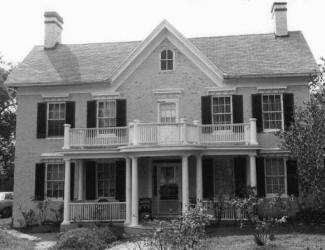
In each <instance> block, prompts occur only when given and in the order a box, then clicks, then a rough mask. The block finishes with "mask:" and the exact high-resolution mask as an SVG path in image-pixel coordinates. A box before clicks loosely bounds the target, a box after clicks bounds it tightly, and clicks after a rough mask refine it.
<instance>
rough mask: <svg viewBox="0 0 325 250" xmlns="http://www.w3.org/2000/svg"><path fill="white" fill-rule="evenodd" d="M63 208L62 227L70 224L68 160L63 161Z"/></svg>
mask: <svg viewBox="0 0 325 250" xmlns="http://www.w3.org/2000/svg"><path fill="white" fill-rule="evenodd" d="M64 165H65V169H64V206H63V222H62V225H67V224H70V221H69V212H70V211H69V203H70V159H64Z"/></svg>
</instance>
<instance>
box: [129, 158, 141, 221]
mask: <svg viewBox="0 0 325 250" xmlns="http://www.w3.org/2000/svg"><path fill="white" fill-rule="evenodd" d="M138 197H139V194H138V159H137V157H134V156H133V157H132V210H131V225H130V226H133V227H134V226H138V225H139V198H138Z"/></svg>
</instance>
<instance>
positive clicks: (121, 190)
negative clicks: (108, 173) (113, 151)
mask: <svg viewBox="0 0 325 250" xmlns="http://www.w3.org/2000/svg"><path fill="white" fill-rule="evenodd" d="M115 173H116V176H115V177H116V195H115V198H116V199H117V200H118V201H121V202H123V201H125V178H126V177H125V161H123V160H120V161H117V162H116V172H115Z"/></svg>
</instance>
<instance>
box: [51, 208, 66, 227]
mask: <svg viewBox="0 0 325 250" xmlns="http://www.w3.org/2000/svg"><path fill="white" fill-rule="evenodd" d="M63 209H64V207H63V203H62V204H60V206H59V207H58V208H51V209H50V211H51V212H52V213H54V216H55V224H58V225H60V224H61V222H62V221H63Z"/></svg>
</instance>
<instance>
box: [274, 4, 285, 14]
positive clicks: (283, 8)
mask: <svg viewBox="0 0 325 250" xmlns="http://www.w3.org/2000/svg"><path fill="white" fill-rule="evenodd" d="M278 10H280V11H281V10H287V2H274V3H273V4H272V8H271V13H274V12H275V11H278Z"/></svg>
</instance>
